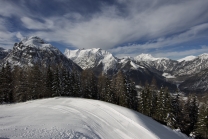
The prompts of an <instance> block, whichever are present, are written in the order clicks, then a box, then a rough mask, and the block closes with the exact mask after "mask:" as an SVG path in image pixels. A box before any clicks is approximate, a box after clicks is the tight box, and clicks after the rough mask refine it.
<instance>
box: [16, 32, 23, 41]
mask: <svg viewBox="0 0 208 139" xmlns="http://www.w3.org/2000/svg"><path fill="white" fill-rule="evenodd" d="M16 37H17V38H18V39H19V40H22V39H23V38H24V37H23V36H22V34H21V33H20V32H17V34H16Z"/></svg>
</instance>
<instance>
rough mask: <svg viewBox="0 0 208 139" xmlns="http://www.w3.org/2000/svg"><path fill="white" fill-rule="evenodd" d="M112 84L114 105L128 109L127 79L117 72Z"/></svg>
mask: <svg viewBox="0 0 208 139" xmlns="http://www.w3.org/2000/svg"><path fill="white" fill-rule="evenodd" d="M114 82H115V84H114V92H115V99H116V104H118V105H121V106H124V107H128V96H127V85H128V82H127V78H126V77H125V76H124V74H123V73H122V72H121V71H119V72H118V74H117V75H116V77H115V79H114Z"/></svg>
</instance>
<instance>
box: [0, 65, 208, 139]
mask: <svg viewBox="0 0 208 139" xmlns="http://www.w3.org/2000/svg"><path fill="white" fill-rule="evenodd" d="M56 96H68V97H81V98H89V99H96V100H102V101H106V102H110V103H113V104H117V105H120V106H124V107H127V108H130V109H133V110H135V111H138V112H140V113H143V114H145V115H147V116H149V117H152V118H153V119H155V120H157V121H158V122H160V123H162V124H165V125H167V126H169V127H171V128H173V129H180V130H181V132H183V133H185V134H187V135H190V134H193V135H194V136H195V137H196V138H208V108H207V106H206V105H204V104H199V102H198V99H197V97H196V96H189V97H188V98H187V99H185V100H184V99H182V97H181V96H180V93H178V92H177V91H176V93H174V94H170V93H169V92H168V89H167V88H165V87H161V88H160V89H157V86H156V82H155V80H153V81H152V83H150V84H148V83H146V85H145V87H143V89H142V90H140V91H139V93H138V91H137V89H136V87H135V84H134V83H133V82H132V81H131V80H130V79H129V78H128V77H127V76H126V75H125V74H123V72H122V71H119V72H118V73H117V74H116V75H115V76H113V77H108V76H106V75H102V74H101V75H100V76H99V77H96V76H95V75H94V74H93V72H92V71H91V70H84V71H83V72H81V73H80V72H77V71H69V70H68V69H64V68H61V67H59V66H57V67H50V66H48V67H46V68H45V67H42V68H41V67H40V66H38V65H34V66H33V67H27V68H22V67H20V66H14V67H13V68H11V66H10V64H9V63H6V64H5V66H3V67H2V69H1V71H0V103H12V102H24V101H27V100H33V99H39V98H49V97H56Z"/></svg>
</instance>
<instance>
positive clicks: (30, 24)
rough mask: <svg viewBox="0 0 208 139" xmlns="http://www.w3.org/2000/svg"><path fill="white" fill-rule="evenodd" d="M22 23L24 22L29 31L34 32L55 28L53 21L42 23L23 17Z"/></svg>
mask: <svg viewBox="0 0 208 139" xmlns="http://www.w3.org/2000/svg"><path fill="white" fill-rule="evenodd" d="M21 21H22V22H23V24H24V26H25V27H26V28H28V29H34V30H46V29H50V28H53V27H54V26H53V21H51V20H47V19H45V20H44V22H43V23H42V22H40V21H37V20H34V19H31V18H29V17H22V18H21Z"/></svg>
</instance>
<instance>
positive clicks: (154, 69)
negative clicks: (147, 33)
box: [64, 48, 208, 92]
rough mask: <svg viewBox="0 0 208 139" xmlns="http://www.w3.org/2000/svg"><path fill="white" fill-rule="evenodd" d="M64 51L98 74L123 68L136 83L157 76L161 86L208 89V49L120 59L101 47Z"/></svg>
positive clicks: (115, 71) (82, 66) (148, 80)
mask: <svg viewBox="0 0 208 139" xmlns="http://www.w3.org/2000/svg"><path fill="white" fill-rule="evenodd" d="M64 54H65V56H66V57H68V58H69V59H71V60H72V61H74V62H75V63H76V64H77V65H79V66H80V67H81V68H82V69H92V70H93V71H94V73H96V74H97V75H99V74H101V73H104V74H106V75H109V76H111V75H114V74H115V73H117V72H118V71H119V70H122V71H123V72H124V73H125V74H127V75H128V76H129V77H130V78H131V79H132V80H133V81H134V82H135V83H136V84H139V83H142V84H143V85H144V83H145V82H148V83H151V80H152V79H153V78H155V79H156V81H157V85H158V86H162V85H163V86H168V87H169V89H172V90H174V89H176V85H177V86H178V87H179V88H178V89H180V90H181V91H185V92H206V91H208V88H207V83H208V77H207V71H208V54H207V53H204V54H201V55H199V56H188V57H185V58H182V59H179V60H172V59H168V58H155V57H153V56H152V55H150V54H140V55H138V56H136V57H125V58H121V59H119V58H117V57H115V56H113V55H112V54H111V53H110V52H107V51H105V50H102V49H100V48H92V49H78V50H69V49H66V50H65V52H64Z"/></svg>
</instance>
